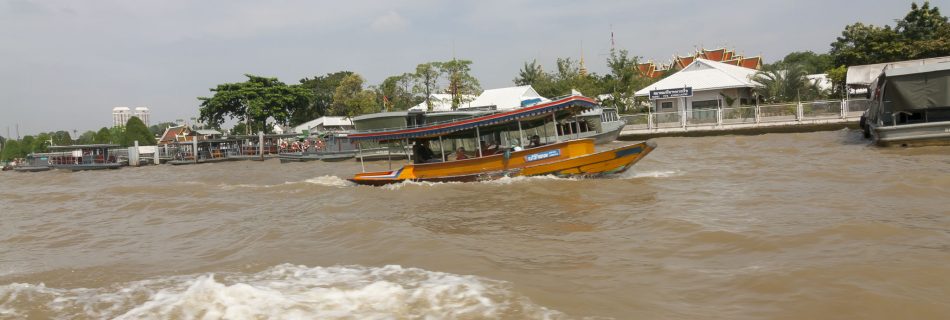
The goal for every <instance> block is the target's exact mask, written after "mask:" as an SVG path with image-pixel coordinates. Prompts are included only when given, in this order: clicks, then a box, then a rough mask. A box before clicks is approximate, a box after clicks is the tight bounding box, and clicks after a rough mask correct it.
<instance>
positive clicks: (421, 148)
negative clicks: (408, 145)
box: [412, 140, 435, 164]
mask: <svg viewBox="0 0 950 320" xmlns="http://www.w3.org/2000/svg"><path fill="white" fill-rule="evenodd" d="M412 158H413V163H415V164H420V163H426V162H432V160H434V159H433V158H435V153H434V152H432V149H430V148H429V141H428V140H417V141H416V144H415V145H413V146H412Z"/></svg>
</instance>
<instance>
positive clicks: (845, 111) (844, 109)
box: [841, 99, 848, 119]
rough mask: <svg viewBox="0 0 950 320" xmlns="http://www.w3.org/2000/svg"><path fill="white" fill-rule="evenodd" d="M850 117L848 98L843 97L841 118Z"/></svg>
mask: <svg viewBox="0 0 950 320" xmlns="http://www.w3.org/2000/svg"><path fill="white" fill-rule="evenodd" d="M847 118H848V100H847V99H841V119H847Z"/></svg>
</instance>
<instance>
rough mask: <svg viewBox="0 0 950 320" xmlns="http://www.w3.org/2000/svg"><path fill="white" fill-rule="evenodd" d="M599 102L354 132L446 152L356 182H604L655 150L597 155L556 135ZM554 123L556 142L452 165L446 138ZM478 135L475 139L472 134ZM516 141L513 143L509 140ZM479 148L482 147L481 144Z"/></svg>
mask: <svg viewBox="0 0 950 320" xmlns="http://www.w3.org/2000/svg"><path fill="white" fill-rule="evenodd" d="M596 103H597V102H596V101H594V100H593V99H590V98H587V97H583V96H569V97H565V98H562V99H558V100H555V101H551V102H548V103H543V104H537V105H534V106H528V107H523V108H519V109H515V110H512V111H507V112H500V113H494V114H489V115H482V116H477V117H472V118H470V119H458V120H454V121H451V122H446V123H432V124H423V125H420V126H416V127H411V128H397V129H391V130H386V129H382V130H376V131H371V132H353V133H350V134H349V138H350V139H351V140H352V141H355V142H356V143H357V144H358V143H359V141H378V142H386V141H409V140H414V141H428V140H432V139H438V140H439V146H440V149H442V150H443V155H442V159H441V161H439V160H440V159H434V160H432V162H427V163H414V164H407V165H405V166H403V167H402V168H399V169H396V170H390V171H380V172H363V173H358V174H356V175H355V176H354V177H353V178H352V179H349V180H350V181H352V182H355V183H357V184H364V185H377V186H378V185H385V184H390V183H398V182H403V181H431V182H455V181H459V182H468V181H484V180H493V179H498V178H502V177H517V176H537V175H555V176H560V177H599V176H604V175H609V174H617V173H621V172H624V171H626V170H627V169H629V168H630V167H631V166H632V165H633V164H635V163H636V162H637V161H639V160H640V159H642V158H643V157H644V156H646V155H647V154H649V153H650V152H651V151H653V149H655V148H656V144H655V143H654V142H653V141H646V142H641V143H635V144H630V145H626V146H622V147H618V148H612V149H609V150H604V151H600V152H597V151H595V150H594V139H572V140H569V136H565V137H563V138H564V139H563V140H562V137H561V136H559V135H558V134H557V132H558V129H557V126H556V124H557V123H558V122H559V120H563V119H567V118H569V117H571V116H576V115H577V114H578V113H580V112H583V111H584V110H587V109H590V108H592V107H594V106H596ZM549 122H553V123H554V124H555V126H554V129H552V130H554V133H555V137H556V138H555V139H556V141H554V142H551V143H548V144H544V145H540V146H534V147H531V146H525V145H524V142H525V140H526V139H523V138H522V139H519V140H513V141H518V143H517V144H515V145H513V146H510V147H508V148H504V149H503V150H502V148H499V150H498V152H497V153H496V154H493V155H484V154H481V151H480V150H479V153H477V154H476V157H474V158H468V159H462V160H454V161H447V160H448V159H447V158H446V156H445V153H444V149H443V148H442V146H443V138H447V139H456V140H457V139H465V138H474V139H475V141H483V140H482V139H483V138H484V137H486V136H488V137H491V136H492V135H493V134H494V135H496V136H498V135H500V134H499V132H505V133H506V134H507V133H508V131H507V130H513V128H515V126H514V124H517V132H518V133H519V135H520V136H522V137H523V132H524V130H525V127H527V128H529V129H530V128H537V127H539V126H544V125H546V124H547V123H549ZM473 133H474V134H473ZM510 141H512V140H510ZM476 143H477V142H476Z"/></svg>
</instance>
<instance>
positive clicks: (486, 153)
mask: <svg viewBox="0 0 950 320" xmlns="http://www.w3.org/2000/svg"><path fill="white" fill-rule="evenodd" d="M481 149H482V156H483V157H484V156H490V155H493V154H495V153H497V152H498V146H495V147H494V148H492V147H489V146H488V142H485V140H482V141H481Z"/></svg>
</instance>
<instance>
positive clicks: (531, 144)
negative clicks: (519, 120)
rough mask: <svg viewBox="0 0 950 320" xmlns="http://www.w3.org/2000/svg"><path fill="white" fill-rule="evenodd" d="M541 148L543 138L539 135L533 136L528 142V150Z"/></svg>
mask: <svg viewBox="0 0 950 320" xmlns="http://www.w3.org/2000/svg"><path fill="white" fill-rule="evenodd" d="M540 146H541V137H539V136H538V135H533V136H531V139H530V140H529V141H528V146H527V147H526V148H529V149H530V148H537V147H540Z"/></svg>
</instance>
